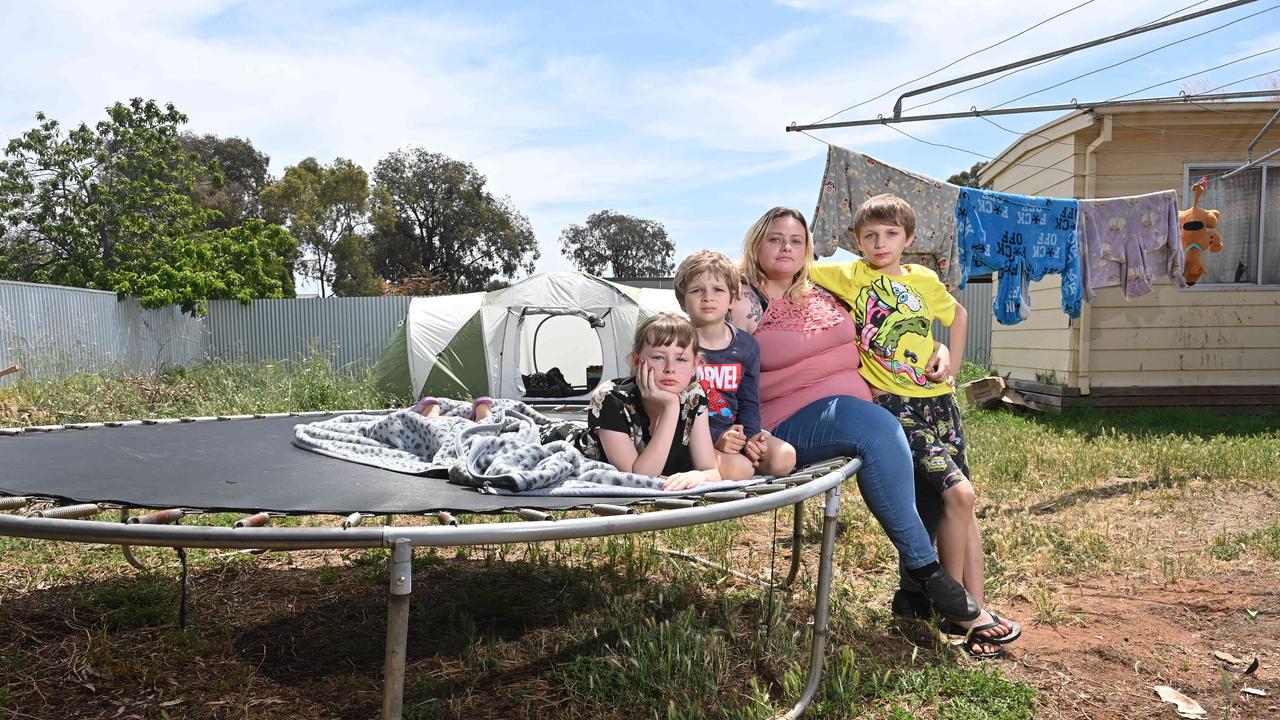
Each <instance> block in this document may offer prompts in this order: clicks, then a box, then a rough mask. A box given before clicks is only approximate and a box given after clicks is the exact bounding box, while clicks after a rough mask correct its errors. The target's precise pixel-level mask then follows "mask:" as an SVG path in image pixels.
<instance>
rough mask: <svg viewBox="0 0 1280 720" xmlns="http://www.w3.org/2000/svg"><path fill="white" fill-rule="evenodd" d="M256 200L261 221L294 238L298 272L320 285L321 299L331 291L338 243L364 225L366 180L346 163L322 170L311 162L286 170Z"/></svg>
mask: <svg viewBox="0 0 1280 720" xmlns="http://www.w3.org/2000/svg"><path fill="white" fill-rule="evenodd" d="M260 197H261V199H262V207H263V214H264V216H265V217H266V218H267V219H268V220H270V221H271V222H275V223H280V224H282V225H285V226H287V227H288V228H289V232H291V233H293V236H294V237H296V238H298V242H299V243H301V245H302V250H303V253H302V257H301V258H299V260H298V262H297V268H298V271H299V272H300V273H302V274H303V275H305V276H307V277H311V278H315V279H316V280H317V281H319V283H320V295H321V297H323V296H324V295H325V288H326V287H332V286H333V282H334V261H333V253H334V250H335V249H336V247H337V245H338V242H339V241H340V240H342V239H343V238H344V237H347V236H349V235H353V234H355V232H356V231H357V230H358V229H359V228H360V227H361V226H362V225H363V224H364V222H365V214H366V213H367V212H368V209H369V175H368V174H367V173H366V172H365V171H364V169H363V168H361V167H360V166H359V165H357V164H355V163H354V162H352V161H350V160H347V159H345V158H338V159H336V160H334V161H333V164H332V165H327V166H326V165H321V164H320V163H319V162H318V161H317V160H316V159H315V158H310V157H309V158H307V159H306V160H303V161H302V162H300V163H298V164H297V165H294V166H292V167H288V168H285V171H284V177H282V178H281V179H280V181H279V182H276V183H272V184H271V185H269V186H268V187H267V188H266V189H265V190H263V191H262V194H261V196H260Z"/></svg>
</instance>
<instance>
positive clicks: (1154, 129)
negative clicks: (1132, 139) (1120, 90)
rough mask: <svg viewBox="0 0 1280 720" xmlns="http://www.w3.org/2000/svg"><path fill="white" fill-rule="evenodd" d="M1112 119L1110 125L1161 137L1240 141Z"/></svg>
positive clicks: (1223, 136)
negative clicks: (1153, 133)
mask: <svg viewBox="0 0 1280 720" xmlns="http://www.w3.org/2000/svg"><path fill="white" fill-rule="evenodd" d="M1095 114H1096V113H1095ZM1114 118H1115V116H1114V115H1113V116H1112V120H1111V123H1112V124H1113V125H1119V126H1120V127H1125V128H1129V129H1130V130H1147V131H1149V132H1158V133H1160V134H1161V135H1176V136H1178V137H1202V138H1208V139H1210V140H1226V141H1229V142H1238V141H1239V140H1240V138H1238V137H1227V136H1225V135H1210V134H1209V133H1197V132H1179V131H1177V130H1170V129H1168V128H1163V127H1152V126H1150V125H1130V124H1129V123H1125V122H1121V121H1119V120H1116V119H1114Z"/></svg>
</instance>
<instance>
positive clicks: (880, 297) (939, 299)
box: [811, 195, 1021, 657]
mask: <svg viewBox="0 0 1280 720" xmlns="http://www.w3.org/2000/svg"><path fill="white" fill-rule="evenodd" d="M915 224H916V216H915V211H914V210H912V209H911V206H910V205H909V204H907V202H906V201H905V200H903V199H902V198H899V197H897V196H895V195H877V196H875V197H873V198H870V199H869V200H867V201H866V202H865V203H863V204H862V206H861V207H859V208H858V212H857V214H856V215H854V219H853V228H851V230H852V232H853V233H854V238H855V240H856V241H857V243H858V247H859V248H860V249H861V251H862V259H861V260H856V261H853V262H841V263H821V264H817V265H814V266H813V269H812V271H811V277H812V278H813V281H814V282H816V283H817V284H819V285H821V286H823V287H824V288H826V289H827V290H830V291H831V292H832V293H833V294H835V295H837V296H838V297H840V298H841V299H842V300H844V301H845V302H846V303H848V304H849V306H850V307H851V310H850V313H851V314H852V315H853V322H854V326H855V328H856V329H857V332H858V348H859V353H860V355H861V356H862V363H861V367H860V370H859V371H860V372H861V373H862V377H863V378H864V379H866V381H867V384H868V385H870V386H871V393H872V395H873V396H874V399H875V402H876V404H877V405H879V406H881V407H883V408H884V409H886V410H888V411H889V412H891V413H893V415H894V416H895V417H896V418H898V422H900V423H901V424H902V428H903V430H904V431H905V432H906V434H907V443H908V445H910V446H911V455H912V458H913V459H914V461H915V468H916V480H917V487H920V486H921V484H922V483H923V484H926V485H928V486H930V487H932V488H934V489H935V490H936V491H937V492H938V493H939V494H941V496H942V508H943V509H942V519H941V520H940V521H939V523H938V556H939V558H940V559H941V561H942V566H943V567H944V568H946V570H947V572H948V573H950V574H951V575H952V576H953V577H954V578H955V579H956V580H958V581H959V582H960V583H961V584H962V585H964V587H965V589H966V590H968V591H969V594H970V595H973V597H974V599H976V600H977V601H978V602H979V603H982V602H983V586H984V582H985V579H984V575H985V567H984V562H983V558H982V540H981V538H980V537H979V534H978V519H977V516H976V515H975V514H974V492H973V484H972V483H971V482H970V481H969V467H968V464H967V463H966V462H965V452H964V449H965V440H964V428H963V426H962V425H961V423H960V411H959V409H957V408H956V403H955V399H954V397H953V396H952V389H953V386H954V384H955V372H956V369H958V368H959V367H960V360H961V358H963V357H964V344H965V335H966V332H967V330H968V322H969V317H968V313H967V312H965V309H964V307H963V306H962V305H961V304H960V303H958V302H956V299H955V298H954V297H952V296H951V294H950V293H948V292H947V289H946V287H945V286H944V285H943V284H942V282H941V281H940V280H938V276H937V274H935V273H934V272H933V271H932V270H930V269H928V268H926V267H922V266H920V265H904V264H903V263H902V252H903V250H905V249H906V248H907V246H909V245H911V243H912V241H913V240H915ZM934 320H938V321H940V322H941V323H942V324H943V325H948V326H950V327H951V357H952V364H951V367H950V368H949V369H946V370H945V371H943V372H937V371H934V372H930V371H928V369H927V364H928V362H929V358H930V356H932V355H933V345H934V342H933V330H932V328H933V321H934ZM991 616H992V618H993V619H994V620H995V622H992V623H990V624H988V625H984V626H980V627H977V628H973V631H972V634H971V635H970V637H969V642H968V643H966V645H965V647H966V649H967V650H968V651H969V652H970V653H971V654H973V655H976V656H978V657H999V656H1001V655H1003V654H1004V651H1003V648H1002V647H1001V645H1002V644H1003V643H1007V642H1012V641H1013V640H1014V639H1015V638H1017V637H1018V635H1019V634H1020V633H1021V628H1019V627H1018V624H1017V623H1015V622H1013V621H1011V620H1005V619H1003V618H1000V617H999V616H997V615H996V614H995V613H991ZM946 624H947V623H945V621H944V625H946ZM943 629H944V631H947V632H952V631H954V634H958V635H964V634H965V630H964V629H963V628H959V627H958V626H954V627H944V628H943Z"/></svg>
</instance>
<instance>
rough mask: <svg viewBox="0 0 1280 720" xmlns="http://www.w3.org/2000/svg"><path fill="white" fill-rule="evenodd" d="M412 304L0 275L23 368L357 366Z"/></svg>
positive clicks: (975, 296)
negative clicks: (154, 298)
mask: <svg viewBox="0 0 1280 720" xmlns="http://www.w3.org/2000/svg"><path fill="white" fill-rule="evenodd" d="M960 302H961V303H963V304H964V306H965V308H967V309H968V310H969V340H968V349H967V350H966V352H965V357H966V358H967V359H968V360H969V361H971V362H975V363H978V364H980V365H983V366H984V367H985V366H989V365H990V362H991V321H992V318H991V311H990V308H991V285H990V284H989V283H978V282H974V283H970V284H969V285H968V286H967V287H966V288H965V289H964V290H962V291H961V292H960ZM408 307H409V298H407V297H368V298H324V299H320V300H316V299H304V300H255V301H253V302H252V303H250V304H248V305H241V304H240V303H237V302H233V301H230V300H214V301H212V302H210V303H209V315H208V317H206V318H193V317H191V316H189V315H185V314H183V313H182V312H181V311H179V310H178V308H177V307H173V306H171V307H166V308H161V309H159V310H146V309H143V308H142V307H141V306H140V305H138V302H137V301H136V300H133V299H129V300H125V301H123V302H119V301H117V300H116V296H115V293H110V292H103V291H100V290H84V289H80V288H68V287H61V286H57V285H33V284H31V283H20V282H5V281H0V369H3V368H6V367H8V366H9V365H11V364H13V363H20V364H21V365H22V366H23V370H24V373H25V374H27V375H28V376H29V377H69V376H71V375H74V374H76V373H78V372H127V373H134V374H139V373H147V372H154V371H158V370H162V369H165V368H170V367H176V366H180V365H193V364H196V363H199V362H203V361H205V360H208V359H220V360H228V361H233V362H259V361H291V360H296V359H299V358H303V357H307V356H309V355H310V354H312V353H314V352H321V353H325V354H327V355H328V356H329V357H330V358H331V359H332V361H333V363H334V365H335V366H336V367H340V368H348V369H351V370H353V371H358V370H360V369H363V368H365V367H369V366H371V365H373V364H374V363H376V362H377V361H378V358H379V356H380V355H381V354H382V350H383V348H385V347H386V344H387V342H388V341H389V340H390V339H391V335H392V334H394V333H395V331H396V327H397V326H398V325H399V323H400V322H401V321H402V320H403V319H404V316H405V312H406V311H407V310H408ZM934 333H935V335H936V336H937V338H938V339H939V340H941V341H942V342H947V341H948V340H949V339H950V332H949V331H948V330H947V328H942V327H939V326H937V325H936V324H935V327H934ZM15 379H16V377H15V376H12V375H11V376H9V377H6V378H3V379H0V384H2V383H5V382H12V381H13V380H15Z"/></svg>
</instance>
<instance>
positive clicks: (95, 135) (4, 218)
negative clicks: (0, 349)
mask: <svg viewBox="0 0 1280 720" xmlns="http://www.w3.org/2000/svg"><path fill="white" fill-rule="evenodd" d="M36 119H37V122H38V123H39V125H38V126H37V127H35V128H34V129H32V130H29V131H27V132H26V133H23V134H22V135H21V136H20V137H18V138H15V139H13V140H11V141H10V142H9V144H8V145H7V147H6V148H5V152H4V155H5V158H6V159H4V160H0V277H4V278H7V279H13V280H25V281H29V282H38V283H58V284H62V285H70V286H73V287H86V288H96V289H99V290H111V291H114V292H116V293H119V294H120V296H121V297H122V298H123V297H124V296H126V295H136V296H138V297H139V299H140V302H141V303H142V304H143V306H145V307H159V306H161V305H164V304H167V303H171V302H172V303H177V304H178V305H180V306H181V307H182V309H183V310H184V311H186V312H189V313H193V314H197V315H198V314H203V312H204V306H205V301H206V300H209V299H237V300H241V301H247V300H248V299H250V298H258V297H281V296H282V295H283V294H284V286H283V280H282V278H283V277H284V276H285V275H287V273H286V272H284V271H285V268H284V264H285V262H286V261H287V258H288V257H290V256H291V253H292V252H295V250H293V249H292V248H296V242H295V241H294V240H293V238H292V237H290V236H289V235H288V233H286V232H284V231H283V230H282V229H281V228H279V227H276V226H271V225H268V224H266V223H263V222H260V221H258V222H253V223H245V224H244V225H242V226H240V227H237V228H232V229H224V230H217V229H209V228H210V223H211V221H212V220H213V219H214V218H215V217H216V214H217V213H216V211H214V210H210V209H206V208H200V207H196V206H195V205H194V204H193V203H192V201H191V193H192V188H193V186H194V183H195V182H196V180H197V179H198V178H199V177H201V176H205V175H210V174H217V168H216V167H213V166H211V165H205V164H202V163H201V162H200V161H199V159H198V156H197V155H195V154H193V153H189V152H187V151H186V150H184V149H183V147H182V143H181V141H180V139H179V136H178V127H179V126H180V125H181V124H183V123H185V122H186V120H187V118H186V116H185V115H183V114H182V113H180V112H178V111H177V110H176V109H174V107H173V106H172V105H166V106H164V107H163V108H162V107H160V106H159V105H157V104H156V102H155V101H153V100H147V101H143V100H142V99H141V98H134V99H133V100H131V101H130V103H129V104H128V105H125V104H123V103H116V104H115V105H113V106H111V107H110V108H107V119H106V120H103V121H101V122H99V123H97V125H95V126H94V127H92V128H91V127H89V126H88V125H86V124H83V123H82V124H80V125H79V126H78V127H76V128H74V129H72V130H70V131H64V130H63V129H62V127H61V126H60V125H59V124H58V122H57V121H56V120H51V119H49V118H47V117H46V116H45V115H44V114H43V113H40V114H37V115H36Z"/></svg>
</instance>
